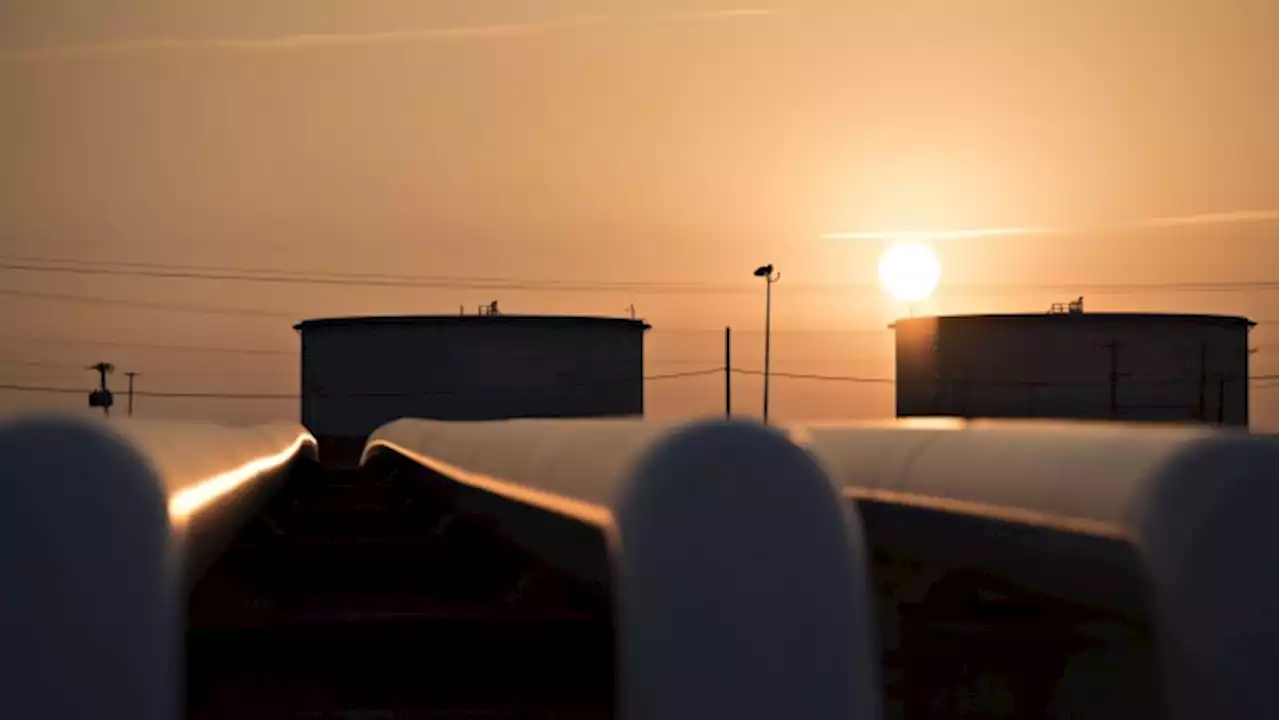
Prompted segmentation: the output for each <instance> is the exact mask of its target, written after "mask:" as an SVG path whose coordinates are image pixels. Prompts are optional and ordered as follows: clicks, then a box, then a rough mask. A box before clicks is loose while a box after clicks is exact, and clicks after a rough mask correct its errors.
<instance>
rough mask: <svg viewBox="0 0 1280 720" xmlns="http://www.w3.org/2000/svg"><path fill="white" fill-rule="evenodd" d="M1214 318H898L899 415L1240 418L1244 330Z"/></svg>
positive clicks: (1244, 406)
mask: <svg viewBox="0 0 1280 720" xmlns="http://www.w3.org/2000/svg"><path fill="white" fill-rule="evenodd" d="M1253 325H1254V323H1253V322H1251V321H1250V320H1248V319H1247V318H1243V317H1233V316H1223V315H1170V314H1148V313H1086V312H1084V308H1083V301H1077V302H1075V303H1071V304H1070V305H1069V306H1067V307H1063V308H1059V307H1056V306H1055V308H1054V309H1053V310H1052V311H1050V312H1049V313H1046V314H1027V315H962V316H948V317H922V318H910V319H905V320H899V321H898V322H897V323H895V324H894V325H893V328H894V331H895V340H896V363H897V370H896V384H897V414H898V416H899V417H913V416H929V415H949V416H959V417H991V418H1011V417H1030V418H1068V419H1107V420H1132V421H1172V422H1204V423H1213V424H1223V425H1239V426H1244V425H1248V423H1249V330H1250V328H1252V327H1253Z"/></svg>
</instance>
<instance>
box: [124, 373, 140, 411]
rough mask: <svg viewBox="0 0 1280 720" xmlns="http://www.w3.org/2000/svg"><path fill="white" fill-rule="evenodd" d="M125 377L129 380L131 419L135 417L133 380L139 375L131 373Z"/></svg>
mask: <svg viewBox="0 0 1280 720" xmlns="http://www.w3.org/2000/svg"><path fill="white" fill-rule="evenodd" d="M125 376H126V377H128V378H129V417H133V379H134V378H136V377H138V373H136V372H132V371H130V372H127V373H125Z"/></svg>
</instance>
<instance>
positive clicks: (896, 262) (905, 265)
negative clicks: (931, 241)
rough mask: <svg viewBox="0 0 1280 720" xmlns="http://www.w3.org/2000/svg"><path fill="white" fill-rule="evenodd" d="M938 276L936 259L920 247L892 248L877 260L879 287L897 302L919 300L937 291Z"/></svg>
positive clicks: (907, 245) (915, 245)
mask: <svg viewBox="0 0 1280 720" xmlns="http://www.w3.org/2000/svg"><path fill="white" fill-rule="evenodd" d="M941 275H942V266H941V265H940V264H939V263H938V256H937V255H936V254H934V252H933V250H931V249H929V248H928V247H925V246H924V245H920V244H917V243H903V244H899V245H893V246H891V247H889V249H887V250H885V251H884V254H882V255H881V256H880V285H881V286H883V287H884V291H885V292H887V293H889V295H891V296H893V297H894V298H895V299H897V300H902V301H905V302H916V301H918V300H923V299H924V298H926V297H928V296H929V294H930V293H932V292H933V289H934V288H935V287H937V285H938V278H939V277H941Z"/></svg>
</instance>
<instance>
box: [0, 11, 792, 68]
mask: <svg viewBox="0 0 1280 720" xmlns="http://www.w3.org/2000/svg"><path fill="white" fill-rule="evenodd" d="M773 13H774V11H773V10H717V11H710V12H700V13H685V14H678V15H667V16H663V17H658V18H649V20H650V21H654V20H657V21H664V20H665V21H671V20H729V19H734V18H745V17H757V16H762V15H772V14H773ZM643 21H644V20H643V19H637V20H635V21H633V22H643ZM615 22H622V21H621V20H618V19H613V18H607V17H575V18H568V19H564V20H555V21H551V22H542V23H503V24H496V25H476V26H469V27H442V28H409V29H401V30H384V31H378V32H363V33H303V34H296V35H280V36H274V37H259V38H243V37H230V38H203V39H183V38H154V39H142V40H126V41H121V42H105V43H88V44H83V45H61V46H55V47H48V48H34V49H30V50H8V51H0V60H8V61H17V62H34V61H41V60H58V59H73V58H84V57H102V56H112V55H128V54H134V53H145V52H182V51H187V52H191V51H221V52H280V51H288V50H300V49H306V48H323V47H351V46H378V45H396V44H407V43H430V42H448V41H464V40H485V39H500V38H512V37H527V36H531V35H540V34H543V33H548V32H552V31H556V30H569V29H572V28H581V27H587V26H593V25H604V24H608V23H615Z"/></svg>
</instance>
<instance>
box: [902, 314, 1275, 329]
mask: <svg viewBox="0 0 1280 720" xmlns="http://www.w3.org/2000/svg"><path fill="white" fill-rule="evenodd" d="M929 322H932V323H966V322H1000V323H1105V324H1142V323H1149V324H1153V325H1160V324H1171V323H1185V324H1190V325H1220V326H1226V327H1244V328H1251V327H1253V326H1254V325H1256V324H1257V323H1255V322H1254V321H1252V320H1250V319H1249V318H1247V317H1242V316H1239V315H1196V314H1190V313H1108V312H1080V313H1012V314H985V315H936V316H928V317H913V318H901V319H899V320H898V321H896V322H894V323H893V324H891V325H890V326H889V327H890V328H893V329H897V328H898V327H899V326H905V325H914V324H919V323H929Z"/></svg>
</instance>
